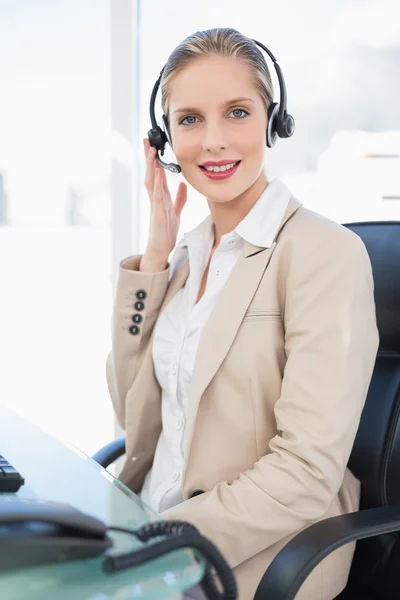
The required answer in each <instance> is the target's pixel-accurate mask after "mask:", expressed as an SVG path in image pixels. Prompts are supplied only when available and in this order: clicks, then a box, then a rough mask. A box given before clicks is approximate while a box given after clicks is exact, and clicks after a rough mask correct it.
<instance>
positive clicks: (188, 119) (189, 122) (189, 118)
mask: <svg viewBox="0 0 400 600" xmlns="http://www.w3.org/2000/svg"><path fill="white" fill-rule="evenodd" d="M194 119H197V117H194V116H193V115H189V116H187V117H185V118H184V119H182V120H181V121H179V125H193V124H194V123H195V122H196V121H195V120H194ZM185 121H186V123H185Z"/></svg>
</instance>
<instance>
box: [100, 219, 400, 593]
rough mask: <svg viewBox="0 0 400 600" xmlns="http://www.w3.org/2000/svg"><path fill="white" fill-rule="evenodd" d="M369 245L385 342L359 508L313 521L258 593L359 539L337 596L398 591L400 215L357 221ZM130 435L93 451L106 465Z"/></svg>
mask: <svg viewBox="0 0 400 600" xmlns="http://www.w3.org/2000/svg"><path fill="white" fill-rule="evenodd" d="M346 227H348V228H349V229H351V230H352V231H354V232H355V233H357V234H358V235H359V236H360V237H361V238H362V240H363V241H364V243H365V245H366V248H367V250H368V253H369V256H370V259H371V263H372V270H373V274H374V282H375V301H376V310H377V321H378V328H379V333H380V345H379V351H378V356H377V360H376V364H375V369H374V373H373V376H372V380H371V385H370V388H369V392H368V397H367V401H366V405H365V408H364V411H363V414H362V418H361V423H360V427H359V430H358V433H357V437H356V440H355V443H354V447H353V451H352V454H351V457H350V462H349V466H350V468H351V470H352V471H353V473H354V474H355V475H356V477H358V478H359V479H360V481H361V490H362V493H361V510H360V511H359V512H356V513H351V514H349V515H344V516H340V517H333V518H329V519H326V520H324V521H321V522H319V523H316V524H314V525H311V526H310V527H308V528H307V529H305V530H304V531H302V532H301V533H299V534H298V535H297V536H295V537H294V538H293V539H292V540H291V541H290V542H289V543H288V544H287V545H286V546H285V547H284V548H283V549H282V550H281V551H280V552H279V554H278V555H277V556H276V557H275V559H274V560H273V562H272V563H271V565H270V566H269V568H268V569H267V571H266V573H265V575H264V577H263V578H262V580H261V582H260V584H259V586H258V588H257V591H256V594H255V597H254V600H264V599H265V598H268V600H294V598H295V596H296V594H297V592H298V591H299V589H300V587H301V585H302V583H303V582H304V581H305V579H306V578H307V576H308V575H309V574H310V573H311V571H312V570H313V569H314V567H316V566H317V564H318V563H320V562H321V561H322V560H323V558H325V557H326V556H328V555H329V554H330V553H331V552H333V551H334V550H335V549H337V548H339V547H340V546H343V545H344V544H346V543H349V542H352V541H355V540H360V541H358V542H357V547H356V552H355V555H354V560H353V564H352V568H351V573H350V577H349V581H348V584H347V586H346V589H345V590H344V591H343V592H342V593H341V594H340V595H339V596H338V597H337V599H336V600H398V599H399V598H400V536H399V533H398V532H400V221H396V222H389V221H386V222H372V223H351V224H348V225H346ZM124 452H125V440H124V438H120V439H119V440H115V441H114V442H111V443H110V444H108V445H107V446H105V447H104V448H102V449H101V450H100V451H99V452H97V453H96V454H95V455H94V456H93V458H94V459H95V460H96V461H97V462H99V463H100V464H102V465H103V466H104V467H107V466H108V465H109V464H111V463H112V462H113V461H114V460H116V458H118V457H119V456H121V455H122V454H124Z"/></svg>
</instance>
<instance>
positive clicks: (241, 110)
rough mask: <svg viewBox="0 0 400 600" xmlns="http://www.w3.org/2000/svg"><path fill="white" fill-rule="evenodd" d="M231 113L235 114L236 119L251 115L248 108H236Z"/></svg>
mask: <svg viewBox="0 0 400 600" xmlns="http://www.w3.org/2000/svg"><path fill="white" fill-rule="evenodd" d="M238 113H239V114H238ZM240 113H242V114H240ZM229 114H230V115H231V114H233V116H234V118H235V119H243V118H244V117H248V116H249V113H248V112H247V110H244V109H243V108H235V109H233V110H232V111H231V112H230V113H229Z"/></svg>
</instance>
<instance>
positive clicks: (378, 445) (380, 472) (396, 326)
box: [346, 221, 400, 600]
mask: <svg viewBox="0 0 400 600" xmlns="http://www.w3.org/2000/svg"><path fill="white" fill-rule="evenodd" d="M346 227H348V228H349V229H351V230H352V231H354V232H355V233H356V234H357V235H359V236H360V237H361V239H362V240H363V242H364V244H365V246H366V248H367V251H368V254H369V257H370V260H371V264H372V270H373V276H374V284H375V303H376V315H377V322H378V329H379V334H380V344H379V350H378V356H377V359H376V364H375V369H374V373H373V376H372V380H371V384H370V387H369V392H368V397H367V400H366V404H365V408H364V411H363V414H362V418H361V422H360V427H359V430H358V433H357V437H356V440H355V443H354V447H353V451H352V455H351V458H350V463H349V466H350V469H351V470H352V471H353V473H354V474H355V475H356V477H358V478H359V479H360V481H361V509H366V508H374V507H378V506H384V505H387V504H398V505H399V511H400V221H395V222H393V221H392V222H391V221H386V222H371V223H367V222H365V223H351V224H347V225H346ZM399 535H400V533H399ZM399 535H398V534H391V535H385V536H379V537H376V538H371V539H369V540H363V541H360V542H359V543H358V544H357V550H356V555H355V559H354V561H353V566H352V572H351V575H350V579H349V587H350V588H351V589H352V590H353V589H354V590H360V591H363V590H365V596H366V597H368V598H369V597H372V598H379V599H380V600H384V599H388V600H389V599H390V600H394V599H395V598H396V599H397V598H400V538H399ZM363 593H364V592H363Z"/></svg>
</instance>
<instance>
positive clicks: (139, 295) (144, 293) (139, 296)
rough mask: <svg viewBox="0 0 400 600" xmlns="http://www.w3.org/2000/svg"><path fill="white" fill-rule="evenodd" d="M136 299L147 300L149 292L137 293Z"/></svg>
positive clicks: (140, 291)
mask: <svg viewBox="0 0 400 600" xmlns="http://www.w3.org/2000/svg"><path fill="white" fill-rule="evenodd" d="M136 298H137V299H138V300H144V299H145V298H147V292H146V291H145V290H138V291H137V292H136Z"/></svg>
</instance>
